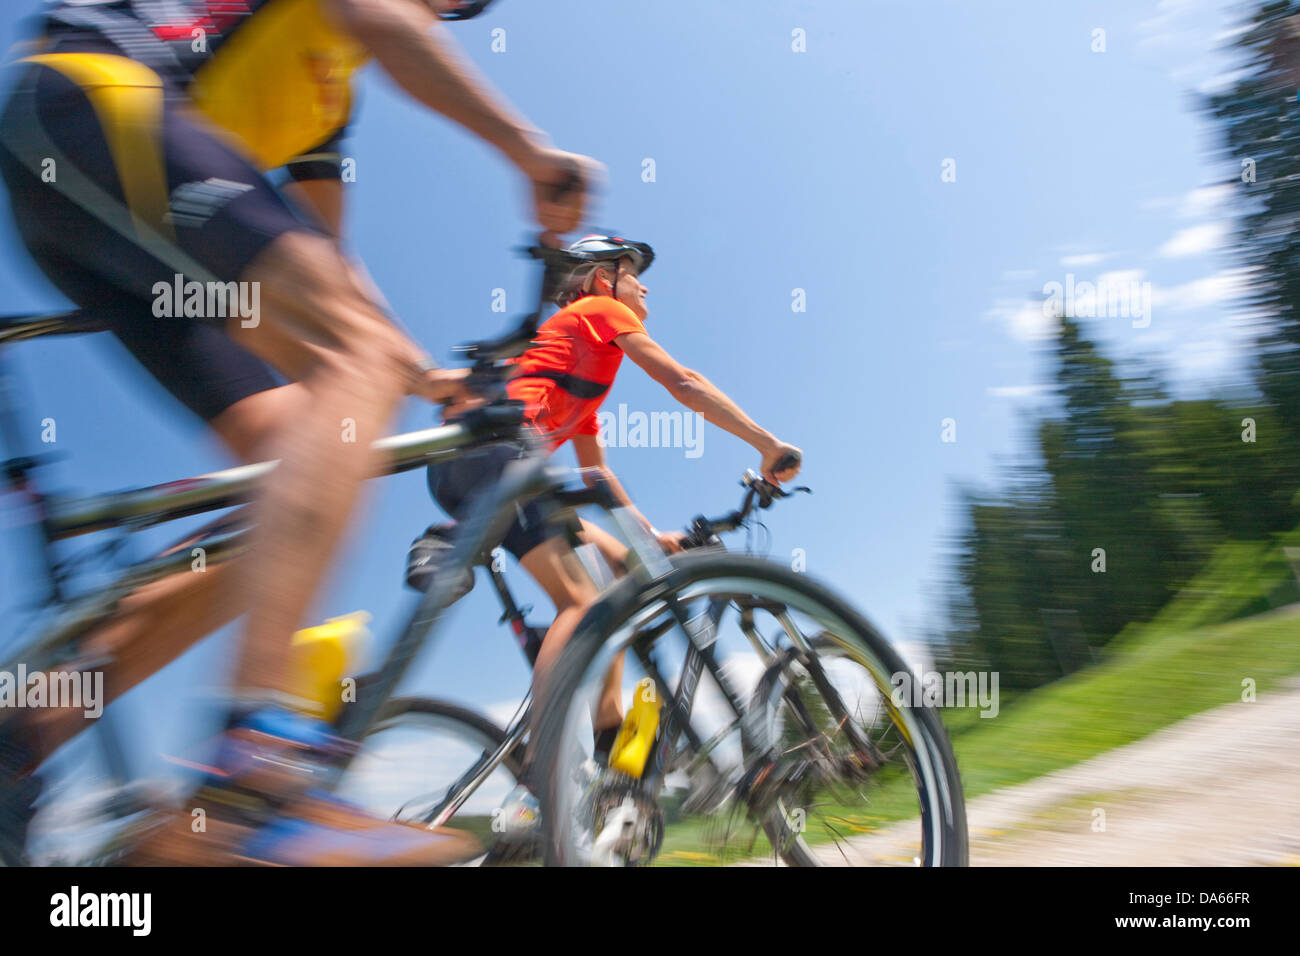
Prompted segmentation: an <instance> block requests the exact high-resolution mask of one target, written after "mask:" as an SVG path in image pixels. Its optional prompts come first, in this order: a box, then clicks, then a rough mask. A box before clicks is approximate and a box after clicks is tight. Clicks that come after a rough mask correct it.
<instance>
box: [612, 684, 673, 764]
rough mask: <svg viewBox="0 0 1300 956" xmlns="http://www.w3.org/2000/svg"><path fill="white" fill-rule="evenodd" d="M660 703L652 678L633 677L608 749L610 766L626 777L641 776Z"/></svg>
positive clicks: (648, 755) (653, 738)
mask: <svg viewBox="0 0 1300 956" xmlns="http://www.w3.org/2000/svg"><path fill="white" fill-rule="evenodd" d="M662 706H663V701H661V700H660V699H659V694H658V693H657V692H656V689H655V682H654V681H653V680H652V679H651V678H649V677H644V678H642V679H641V680H639V681H637V685H636V696H635V697H634V698H633V700H632V708H631V710H629V711H628V712H627V716H626V717H624V718H623V726H622V727H620V728H619V729H618V736H617V737H616V738H614V746H613V748H611V749H610V752H609V766H610V768H611V769H613V770H617V771H619V772H620V773H625V774H627V775H628V776H629V777H636V778H638V779H639V778H640V777H641V774H642V773H644V772H645V765H646V761H647V760H648V759H649V757H650V751H651V750H652V749H653V748H654V743H655V734H656V733H657V732H658V730H659V708H660V707H662Z"/></svg>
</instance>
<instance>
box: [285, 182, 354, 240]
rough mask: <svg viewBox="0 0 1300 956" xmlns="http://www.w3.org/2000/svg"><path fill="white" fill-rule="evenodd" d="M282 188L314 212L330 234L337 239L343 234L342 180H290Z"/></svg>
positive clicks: (294, 199)
mask: <svg viewBox="0 0 1300 956" xmlns="http://www.w3.org/2000/svg"><path fill="white" fill-rule="evenodd" d="M283 189H284V191H285V192H286V193H287V194H288V195H289V198H290V199H292V200H293V201H294V202H295V203H297V204H298V205H299V206H302V207H304V208H306V209H308V210H309V211H311V212H312V213H314V214H315V216H316V218H317V219H319V220H320V223H321V225H323V226H324V227H325V228H326V229H328V230H329V233H330V235H331V236H333V237H334V238H336V239H337V238H339V237H340V236H341V235H342V234H343V182H342V180H338V179H299V180H291V181H290V182H288V183H285V185H284V187H283Z"/></svg>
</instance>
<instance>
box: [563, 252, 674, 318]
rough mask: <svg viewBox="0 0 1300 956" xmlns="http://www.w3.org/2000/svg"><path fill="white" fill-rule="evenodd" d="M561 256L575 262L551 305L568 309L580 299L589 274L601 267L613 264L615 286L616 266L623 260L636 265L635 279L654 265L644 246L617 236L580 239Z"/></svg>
mask: <svg viewBox="0 0 1300 956" xmlns="http://www.w3.org/2000/svg"><path fill="white" fill-rule="evenodd" d="M565 252H567V253H569V254H570V255H571V256H573V257H574V259H575V260H579V261H577V262H575V264H574V266H573V268H572V269H571V270H570V271H569V274H568V275H567V276H566V277H565V278H564V280H563V281H561V282H560V284H559V287H558V289H557V291H556V295H555V301H556V302H557V303H559V304H560V305H562V306H563V305H568V304H569V303H570V302H573V301H574V300H575V299H578V298H580V297H581V296H582V295H583V294H584V293H583V286H584V285H585V284H586V282H587V279H588V278H590V277H591V274H592V273H593V272H595V271H596V270H597V269H598V268H600V265H601V263H604V262H613V263H614V284H615V285H617V284H618V264H619V262H620V261H621V260H622V259H623V258H624V257H627V258H630V259H631V260H632V261H633V262H634V263H636V271H637V275H641V274H642V273H644V272H645V271H646V270H647V269H649V268H650V263H652V262H654V261H655V252H654V250H653V249H651V248H650V244H649V243H646V242H634V241H632V240H631V239H624V238H622V237H620V236H583V237H582V238H581V239H579V240H578V241H577V242H574V243H570V244H569V246H568V248H567V249H565Z"/></svg>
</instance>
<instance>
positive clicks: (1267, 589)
mask: <svg viewBox="0 0 1300 956" xmlns="http://www.w3.org/2000/svg"><path fill="white" fill-rule="evenodd" d="M1288 546H1290V547H1296V546H1300V529H1298V530H1297V531H1296V532H1292V533H1290V534H1286V535H1278V536H1276V537H1274V538H1273V539H1271V540H1268V541H1235V542H1228V543H1226V544H1224V545H1223V546H1221V547H1220V549H1219V550H1218V551H1217V552H1216V554H1215V555H1214V557H1213V559H1212V560H1211V561H1210V562H1209V564H1207V566H1206V567H1205V569H1204V570H1203V571H1202V572H1201V573H1200V574H1198V575H1197V577H1196V578H1195V579H1194V580H1193V581H1192V582H1191V584H1190V585H1189V586H1188V587H1187V588H1185V589H1184V590H1183V591H1182V592H1180V593H1179V594H1177V595H1176V596H1175V597H1174V598H1173V599H1172V600H1170V601H1169V603H1168V604H1167V605H1166V606H1165V607H1164V608H1163V609H1162V610H1161V611H1160V613H1159V614H1157V615H1156V617H1155V618H1153V619H1152V620H1151V621H1149V622H1146V623H1144V624H1140V625H1133V626H1131V627H1129V628H1126V629H1125V630H1124V632H1123V633H1121V634H1120V635H1119V636H1118V637H1116V639H1115V640H1114V641H1112V642H1111V643H1110V645H1109V646H1108V647H1107V648H1106V651H1105V654H1104V657H1103V661H1102V662H1101V663H1099V664H1096V665H1094V666H1092V667H1089V668H1087V669H1086V670H1083V671H1080V672H1079V673H1077V674H1074V675H1071V676H1070V677H1068V678H1064V679H1062V680H1059V681H1056V682H1054V683H1052V684H1050V685H1048V686H1046V687H1043V688H1040V689H1038V690H1036V691H1033V692H1031V693H1027V694H1022V695H1018V696H1017V697H1016V698H1015V699H1014V700H1007V699H1005V695H1004V700H1003V707H1002V711H1001V713H1000V714H999V715H998V717H997V718H994V719H991V720H980V719H974V718H972V717H970V715H968V714H961V715H960V717H959V719H958V720H956V721H953V722H952V725H951V726H950V727H949V733H950V734H951V735H952V740H953V749H954V751H955V752H956V754H957V761H958V764H959V766H960V767H961V773H962V783H963V785H964V787H965V790H966V795H967V797H968V798H969V797H973V796H978V795H979V794H982V793H988V792H989V791H991V790H994V789H996V788H999V787H1005V786H1010V785H1013V784H1016V783H1021V782H1023V781H1025V780H1029V779H1032V778H1033V777H1037V776H1040V775H1042V774H1045V773H1049V772H1051V771H1053V770H1059V769H1060V768H1062V767H1066V766H1069V765H1070V764H1073V763H1077V762H1079V761H1081V760H1087V759H1088V758H1090V757H1094V756H1096V755H1097V754H1100V753H1104V752H1105V751H1107V750H1112V749H1114V748H1115V747H1121V746H1123V745H1125V744H1128V743H1132V742H1133V741H1135V740H1140V739H1141V738H1143V737H1146V736H1148V735H1150V734H1152V733H1154V732H1155V731H1157V730H1160V729H1161V728H1163V727H1167V726H1169V725H1170V724H1173V723H1175V722H1177V721H1179V720H1181V719H1183V718H1184V717H1189V716H1191V715H1192V714H1196V713H1200V712H1201V711H1204V710H1209V709H1210V708H1213V707H1218V706H1220V705H1222V704H1232V703H1237V704H1240V706H1250V705H1249V704H1247V703H1243V702H1242V694H1243V685H1242V682H1243V680H1244V679H1247V678H1250V679H1252V680H1253V681H1254V682H1255V689H1256V692H1257V693H1261V694H1262V693H1267V691H1268V689H1269V688H1271V687H1275V686H1276V685H1277V684H1278V682H1279V681H1281V680H1282V679H1284V678H1286V677H1288V676H1291V675H1293V674H1296V673H1300V616H1297V615H1295V614H1293V613H1290V612H1285V611H1277V610H1276V609H1278V608H1281V607H1283V606H1284V605H1288V604H1292V603H1295V602H1297V601H1300V586H1298V585H1297V583H1296V578H1295V575H1294V573H1293V572H1292V570H1291V565H1290V562H1289V561H1288V560H1287V559H1286V556H1285V554H1284V551H1283V548H1284V547H1288Z"/></svg>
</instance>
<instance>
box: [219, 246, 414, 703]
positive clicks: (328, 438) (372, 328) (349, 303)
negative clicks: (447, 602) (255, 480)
mask: <svg viewBox="0 0 1300 956" xmlns="http://www.w3.org/2000/svg"><path fill="white" fill-rule="evenodd" d="M241 281H244V282H249V283H255V284H256V285H257V286H258V287H259V288H260V289H261V300H262V310H261V317H260V322H259V323H258V325H257V326H256V327H255V328H243V327H242V325H241V323H240V322H239V320H238V319H234V320H232V321H231V324H230V328H229V331H230V334H231V336H232V338H233V339H235V341H237V342H238V343H240V344H241V345H243V346H244V347H246V348H247V349H248V350H249V351H251V352H253V353H255V354H257V355H259V356H261V357H262V358H264V359H265V360H266V361H268V362H269V363H271V364H272V365H274V366H276V367H277V368H279V369H280V370H281V371H282V372H283V373H284V374H285V375H287V376H289V377H290V378H293V379H295V380H296V381H298V382H301V383H302V386H303V388H304V389H305V391H306V392H307V394H308V396H309V399H310V400H309V401H308V402H307V403H306V407H305V408H304V409H303V411H302V412H301V413H300V414H299V416H298V418H297V420H296V421H295V422H294V423H293V427H292V428H289V429H285V430H284V431H283V432H281V433H279V434H278V435H277V437H276V440H275V444H274V447H272V448H271V449H269V452H268V454H269V455H271V456H273V457H276V458H279V459H280V466H279V467H278V468H277V469H276V470H275V472H274V474H273V475H272V476H271V478H270V480H269V481H268V482H267V484H266V485H265V486H264V487H263V489H262V493H261V494H260V495H259V498H258V501H257V502H256V504H255V508H256V509H257V512H258V525H257V528H256V530H255V532H254V534H255V538H254V544H253V551H252V554H251V555H250V557H249V559H248V560H247V561H246V562H245V565H246V566H245V567H244V569H243V571H242V574H243V576H244V581H245V586H246V587H247V588H248V589H249V593H250V595H251V601H250V610H249V621H248V628H247V630H246V632H245V640H244V644H243V648H242V653H241V661H240V665H239V671H238V675H237V678H236V680H237V684H238V685H239V686H240V687H242V688H244V689H245V690H257V689H262V690H267V691H274V692H281V693H284V694H289V693H291V692H292V687H293V682H292V675H290V674H289V672H288V665H287V650H288V640H289V637H290V635H292V633H293V632H294V631H295V630H296V629H297V628H298V627H300V626H301V624H302V622H303V620H304V619H305V617H306V614H307V610H308V605H309V604H310V602H311V600H312V598H313V596H314V595H315V592H316V588H317V586H318V583H319V581H320V579H321V577H322V576H323V575H324V573H325V570H326V567H327V566H328V563H329V561H330V558H331V556H332V554H333V552H334V550H335V548H336V546H337V544H338V542H339V539H340V538H341V536H342V534H343V531H344V529H345V527H346V525H347V520H348V517H349V515H350V514H351V513H352V510H353V507H354V505H355V503H356V500H357V498H358V496H359V494H360V490H361V485H362V483H363V482H364V481H365V479H367V478H368V477H370V476H371V475H373V474H374V473H375V472H376V471H377V470H378V466H379V463H380V458H379V456H378V455H377V454H376V453H375V452H374V451H373V450H372V448H371V443H372V442H374V441H375V440H376V439H378V438H381V437H383V436H384V435H385V434H386V433H387V427H388V424H389V422H390V419H391V418H392V416H393V414H394V412H395V411H396V408H397V405H398V403H399V402H400V401H401V400H402V399H403V398H405V397H406V396H407V395H409V394H413V393H415V392H416V391H417V389H418V387H419V385H420V382H421V378H422V374H421V370H420V367H419V361H420V358H421V354H420V353H419V352H418V350H417V349H415V348H414V347H413V346H412V345H411V343H410V342H409V341H408V340H407V339H406V338H405V337H404V336H403V335H402V334H401V333H400V332H398V331H397V329H395V328H394V327H393V326H392V324H391V323H390V322H389V321H388V320H387V319H386V317H385V316H384V315H383V313H382V312H381V311H380V309H379V308H378V307H377V306H376V305H375V304H374V303H373V302H372V301H371V300H370V299H369V298H368V297H367V296H366V294H365V293H364V291H363V286H362V284H361V283H360V281H359V280H358V278H357V276H356V275H355V273H354V272H353V270H352V268H351V266H350V264H349V263H348V262H347V260H346V259H345V258H344V257H343V255H342V254H341V252H340V251H339V248H338V246H337V245H336V244H335V243H333V242H332V241H330V240H328V239H326V238H323V237H320V236H313V235H308V234H305V233H297V232H294V233H286V234H284V235H282V236H280V237H279V238H278V239H276V240H275V241H274V242H273V243H271V245H270V246H268V247H267V248H265V249H264V250H263V251H262V253H261V254H260V255H259V256H258V258H257V259H255V260H254V262H253V263H252V264H251V265H250V267H249V268H248V269H247V270H246V271H245V272H244V273H243V274H242V275H241Z"/></svg>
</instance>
